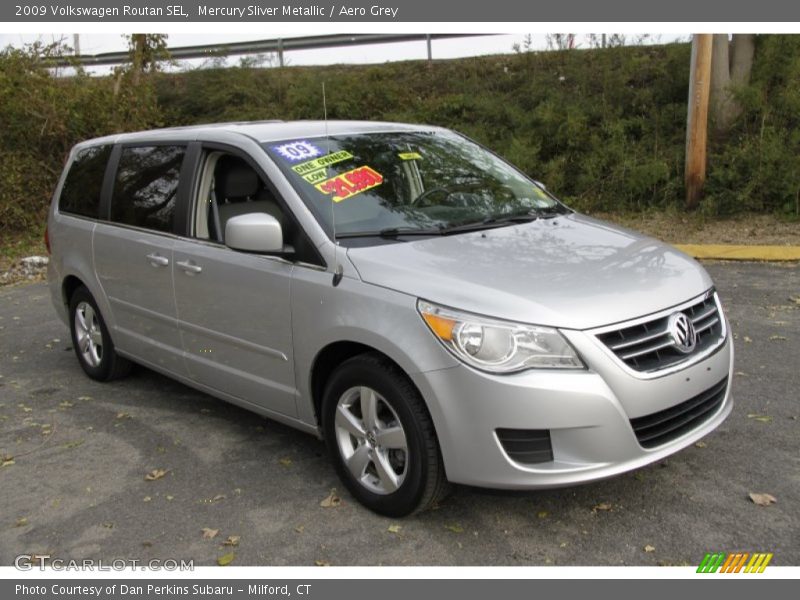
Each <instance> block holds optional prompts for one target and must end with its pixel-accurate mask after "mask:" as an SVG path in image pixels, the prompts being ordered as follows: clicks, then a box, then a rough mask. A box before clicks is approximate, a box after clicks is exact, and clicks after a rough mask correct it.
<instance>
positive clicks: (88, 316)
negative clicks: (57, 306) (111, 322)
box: [69, 286, 132, 381]
mask: <svg viewBox="0 0 800 600" xmlns="http://www.w3.org/2000/svg"><path fill="white" fill-rule="evenodd" d="M69 315H70V319H69V320H70V329H71V332H72V347H73V348H75V354H76V356H77V357H78V362H79V363H80V365H81V368H82V369H83V371H84V373H86V374H87V375H88V376H89V377H91V378H92V379H96V380H98V381H110V380H112V379H117V378H119V377H124V376H125V375H127V374H128V373H129V372H130V370H131V366H132V364H131V362H130V361H128V360H126V359H124V358H122V357H121V356H119V355H118V354H117V353H116V351H115V350H114V343H113V342H112V341H111V336H110V335H109V333H108V328H107V327H106V323H105V321H103V317H102V315H100V311H99V310H98V308H97V303H96V302H95V300H94V298H93V297H92V294H91V293H90V292H89V290H88V289H86V288H85V287H83V286H81V287H79V288H78V289H76V290H75V292H74V293H73V294H72V297H71V298H70V302H69Z"/></svg>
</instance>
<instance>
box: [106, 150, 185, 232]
mask: <svg viewBox="0 0 800 600" xmlns="http://www.w3.org/2000/svg"><path fill="white" fill-rule="evenodd" d="M185 154H186V148H184V147H183V146H137V147H132V148H123V150H122V155H121V156H120V161H119V167H118V169H117V176H116V179H115V181H114V195H113V197H112V200H111V220H112V221H115V222H117V223H123V224H125V225H134V226H136V227H145V228H147V229H154V230H156V231H165V232H172V230H173V218H174V215H175V199H176V196H177V193H178V179H179V175H180V171H181V165H182V164H183V157H184V156H185Z"/></svg>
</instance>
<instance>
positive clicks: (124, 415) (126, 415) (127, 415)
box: [117, 412, 131, 419]
mask: <svg viewBox="0 0 800 600" xmlns="http://www.w3.org/2000/svg"><path fill="white" fill-rule="evenodd" d="M117 418H118V419H130V418H131V415H130V413H126V412H121V413H117Z"/></svg>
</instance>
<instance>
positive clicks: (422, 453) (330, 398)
mask: <svg viewBox="0 0 800 600" xmlns="http://www.w3.org/2000/svg"><path fill="white" fill-rule="evenodd" d="M322 412H323V429H324V433H325V440H326V443H327V445H328V450H329V452H330V454H331V456H332V457H333V460H334V464H335V466H336V470H337V471H338V473H339V476H340V477H341V479H342V481H343V482H344V484H345V485H346V486H347V488H348V489H349V490H350V492H351V493H352V494H353V495H354V496H355V497H356V498H357V499H358V500H359V501H360V502H361V503H362V504H364V505H365V506H366V507H367V508H369V509H371V510H373V511H375V512H377V513H379V514H382V515H386V516H390V517H401V516H405V515H408V514H410V513H412V512H415V511H418V510H424V509H425V508H428V507H430V506H431V505H432V504H434V503H435V502H436V501H437V500H439V499H441V498H442V497H443V496H444V495H445V493H446V491H447V488H448V484H447V479H446V477H445V473H444V465H443V464H442V458H441V453H440V451H439V444H438V442H437V440H436V433H435V431H434V427H433V422H432V421H431V418H430V415H429V414H428V410H427V408H426V406H425V404H424V402H423V400H422V397H421V396H420V394H419V392H418V391H417V389H416V388H415V387H414V385H413V384H412V383H411V382H410V381H409V380H408V378H407V377H406V376H405V374H403V373H402V372H401V371H400V370H399V369H398V368H397V367H396V366H394V364H392V363H391V362H389V361H388V360H386V359H385V358H383V357H382V356H380V355H377V354H363V355H360V356H356V357H354V358H351V359H350V360H348V361H346V362H344V363H342V365H340V366H339V367H338V368H337V369H336V371H335V372H334V373H333V375H332V377H331V378H330V380H329V382H328V385H327V386H326V389H325V395H324V398H323V406H322Z"/></svg>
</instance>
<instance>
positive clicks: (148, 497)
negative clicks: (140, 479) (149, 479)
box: [142, 496, 152, 502]
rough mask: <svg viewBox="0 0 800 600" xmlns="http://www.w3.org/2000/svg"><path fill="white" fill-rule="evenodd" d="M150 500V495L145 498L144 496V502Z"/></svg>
mask: <svg viewBox="0 0 800 600" xmlns="http://www.w3.org/2000/svg"><path fill="white" fill-rule="evenodd" d="M150 500H152V498H151V497H150V496H145V497H144V498H142V502H150Z"/></svg>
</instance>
